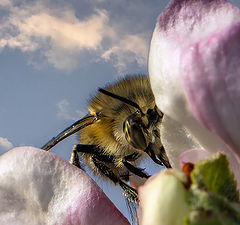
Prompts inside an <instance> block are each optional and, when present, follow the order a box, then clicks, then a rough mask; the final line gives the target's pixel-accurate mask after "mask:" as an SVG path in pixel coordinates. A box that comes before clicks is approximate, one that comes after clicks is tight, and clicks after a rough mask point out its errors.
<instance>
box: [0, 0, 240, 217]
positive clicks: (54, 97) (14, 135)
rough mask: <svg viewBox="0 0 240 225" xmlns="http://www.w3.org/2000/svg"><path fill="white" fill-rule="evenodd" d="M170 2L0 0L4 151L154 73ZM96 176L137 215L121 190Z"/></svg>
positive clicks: (60, 148) (67, 150) (60, 150)
mask: <svg viewBox="0 0 240 225" xmlns="http://www.w3.org/2000/svg"><path fill="white" fill-rule="evenodd" d="M168 2H169V1H167V0H161V1H160V0H158V1H157V0H151V1H145V0H138V1H136V0H133V1H127V0H121V1H112V0H80V1H79V0H69V1H67V2H66V1H63V0H58V1H55V0H54V1H50V0H45V1H42V0H35V1H30V0H0V68H1V70H0V103H1V107H0V154H3V153H4V152H6V151H8V150H9V149H11V148H13V147H16V146H22V145H31V146H35V147H41V146H43V145H44V144H45V143H46V142H47V141H48V140H49V139H51V138H52V137H53V136H55V135H56V134H57V133H59V132H60V131H62V130H63V129H65V128H66V127H68V126H69V125H71V124H72V123H73V122H74V121H75V120H78V119H80V118H81V117H83V116H84V115H86V114H87V112H88V110H87V107H88V100H89V99H90V98H91V97H93V96H95V94H96V92H97V89H98V88H99V87H104V86H105V85H106V84H108V83H111V82H113V81H116V80H118V79H121V78H122V77H124V76H125V75H126V74H128V75H134V74H146V75H147V58H148V51H149V44H150V40H151V35H152V32H153V29H154V26H155V21H156V19H157V16H158V14H159V13H160V12H161V11H162V10H163V9H164V7H165V6H166V5H167V4H168ZM232 2H233V3H234V4H235V5H237V6H238V7H240V1H239V0H235V1H232ZM76 143H77V137H76V135H74V136H72V137H70V138H68V139H66V140H64V141H63V142H62V143H60V144H58V145H57V146H56V147H55V148H54V149H53V150H52V152H54V153H56V154H57V155H59V156H60V157H62V158H64V159H66V160H69V157H70V154H71V151H72V146H73V145H74V144H76ZM141 166H142V167H147V171H148V172H149V173H151V174H153V173H155V172H157V171H159V170H160V169H161V167H159V166H156V165H154V164H153V163H151V161H145V162H144V163H143V165H141ZM93 178H94V179H95V180H96V182H97V183H98V184H99V185H100V186H101V187H102V189H103V190H104V192H105V193H106V194H107V195H108V196H109V198H110V199H111V200H112V201H113V202H114V204H115V205H116V206H117V207H118V208H119V209H120V211H121V212H122V213H123V214H124V215H125V216H126V217H127V218H130V217H129V212H128V209H127V207H126V205H125V200H124V197H123V194H122V192H121V189H120V188H119V187H115V186H114V185H112V184H111V183H107V182H104V181H102V180H101V179H99V178H96V177H93Z"/></svg>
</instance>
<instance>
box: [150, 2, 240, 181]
mask: <svg viewBox="0 0 240 225" xmlns="http://www.w3.org/2000/svg"><path fill="white" fill-rule="evenodd" d="M239 65H240V10H239V8H237V7H235V6H234V5H232V4H231V3H229V2H227V1H224V0H191V1H189V0H173V1H171V2H170V4H169V5H168V6H167V7H166V9H165V10H164V11H163V12H162V13H161V14H160V16H159V18H158V20H157V24H156V27H155V30H154V33H153V37H152V41H151V47H150V54H149V74H150V80H151V85H152V89H153V92H154V95H155V98H156V102H157V105H158V107H159V109H160V110H162V111H163V113H165V115H166V118H165V121H164V122H163V128H162V140H163V145H164V146H165V149H166V152H167V154H168V156H169V158H170V161H171V162H172V164H173V166H174V167H179V164H178V157H179V156H180V155H181V154H182V153H183V152H184V151H187V150H189V149H205V151H207V152H208V153H214V152H218V151H220V152H224V153H225V154H226V155H227V156H228V159H229V161H230V162H231V168H232V169H233V171H235V176H236V178H237V180H238V183H239V184H240V174H239V173H238V172H236V171H239V169H240V139H239V137H238V128H239V127H240V120H239V115H240V107H239V104H238V102H239V101H240V69H239ZM169 124H170V125H169ZM169 126H170V127H171V126H172V127H173V130H172V131H171V130H169V129H168V128H169ZM166 127H167V128H166ZM183 130H184V132H182V131H183ZM169 133H170V134H169ZM178 136H181V138H182V137H183V138H184V136H185V138H184V140H185V142H184V141H183V140H182V141H181V143H180V144H178V142H177V141H176V140H175V139H176V137H177V140H179V139H181V138H178ZM173 142H174V143H173ZM182 143H184V144H182ZM178 145H179V146H178ZM186 156H187V155H186V154H185V157H186Z"/></svg>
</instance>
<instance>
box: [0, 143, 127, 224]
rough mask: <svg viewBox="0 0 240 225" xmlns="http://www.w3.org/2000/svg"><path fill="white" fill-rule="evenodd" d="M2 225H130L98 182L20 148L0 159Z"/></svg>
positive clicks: (46, 154) (42, 154)
mask: <svg viewBox="0 0 240 225" xmlns="http://www.w3.org/2000/svg"><path fill="white" fill-rule="evenodd" d="M0 180H1V182H0V224H1V225H9V224H11V225H25V224H31V225H41V224H42V225H46V224H47V225H50V224H54V225H58V224H59V225H60V224H61V225H62V224H64V225H81V224H82V225H96V224H98V225H100V224H102V225H108V224H109V225H113V224H115V225H120V224H121V225H127V224H129V222H128V221H127V219H126V218H125V217H124V216H123V215H122V214H121V213H120V212H119V211H118V210H117V208H116V207H115V206H114V205H113V203H112V202H111V201H110V200H109V199H108V198H107V197H106V196H105V194H104V193H103V192H102V190H101V189H100V188H99V187H98V186H97V185H96V183H95V182H94V181H93V180H92V179H91V178H90V177H89V176H88V175H87V174H86V173H85V172H84V171H82V170H80V169H78V168H77V167H75V166H73V165H71V164H70V163H68V162H66V161H65V160H63V159H61V158H59V157H58V156H56V155H55V154H53V153H49V152H45V151H43V150H40V149H37V148H33V147H18V148H14V149H12V150H11V151H9V152H7V153H5V154H4V155H2V156H1V158H0Z"/></svg>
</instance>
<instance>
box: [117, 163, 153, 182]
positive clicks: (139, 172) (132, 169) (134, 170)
mask: <svg viewBox="0 0 240 225" xmlns="http://www.w3.org/2000/svg"><path fill="white" fill-rule="evenodd" d="M122 163H123V165H124V166H125V167H126V168H127V169H128V170H129V171H130V172H132V173H133V174H135V175H137V176H139V177H141V178H149V177H150V176H149V175H148V174H147V173H145V172H143V171H144V169H141V168H138V167H135V166H133V165H132V164H131V163H129V162H127V161H126V160H125V159H123V160H122Z"/></svg>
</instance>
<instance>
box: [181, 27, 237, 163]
mask: <svg viewBox="0 0 240 225" xmlns="http://www.w3.org/2000/svg"><path fill="white" fill-rule="evenodd" d="M181 58H182V60H181V61H182V64H181V65H182V76H183V83H184V87H185V90H186V95H187V98H188V101H189V104H190V107H191V110H192V112H193V113H194V116H195V117H196V118H197V120H198V121H199V122H200V123H201V125H202V126H204V127H206V128H207V129H208V130H210V131H211V132H213V133H216V134H217V135H218V136H219V137H221V139H222V140H224V142H225V143H226V144H227V145H228V146H229V147H230V149H234V150H235V152H236V153H237V154H238V156H240V139H239V127H240V119H239V118H240V106H239V101H240V67H239V65H240V23H238V24H235V25H233V26H230V27H228V28H226V29H224V30H221V31H218V32H215V33H213V34H211V35H210V36H209V37H208V38H205V39H204V40H200V41H199V42H197V43H194V44H193V45H192V46H190V47H189V48H188V49H187V50H186V51H185V52H183V54H182V57H181ZM239 162H240V159H239Z"/></svg>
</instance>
